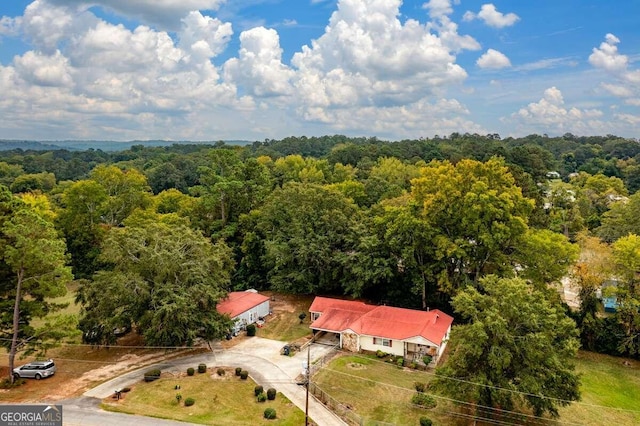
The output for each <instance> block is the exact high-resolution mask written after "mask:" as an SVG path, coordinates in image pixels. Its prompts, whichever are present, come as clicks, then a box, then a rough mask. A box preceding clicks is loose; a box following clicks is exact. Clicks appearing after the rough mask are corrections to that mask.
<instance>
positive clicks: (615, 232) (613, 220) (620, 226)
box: [596, 192, 640, 242]
mask: <svg viewBox="0 0 640 426" xmlns="http://www.w3.org/2000/svg"><path fill="white" fill-rule="evenodd" d="M596 233H597V234H598V235H599V236H600V238H602V239H603V240H605V241H607V242H613V241H616V240H617V239H618V238H620V237H624V236H626V235H628V234H630V233H631V234H636V235H640V192H636V193H635V194H633V195H632V196H630V197H629V199H628V200H621V201H618V202H615V203H613V204H612V205H611V208H610V210H609V211H607V212H606V213H605V214H604V215H603V218H602V225H601V226H600V227H599V228H598V229H597V230H596Z"/></svg>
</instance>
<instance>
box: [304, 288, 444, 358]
mask: <svg viewBox="0 0 640 426" xmlns="http://www.w3.org/2000/svg"><path fill="white" fill-rule="evenodd" d="M309 312H310V314H311V321H312V323H311V326H310V327H311V329H312V331H313V332H314V334H316V335H317V334H318V333H334V334H335V335H336V336H337V337H338V339H339V346H340V347H341V348H343V349H346V350H349V351H352V352H360V351H362V350H365V351H374V352H375V351H378V350H381V351H383V352H386V353H390V354H393V355H397V356H402V357H404V358H405V359H406V360H411V361H413V360H415V361H420V360H422V358H423V357H424V356H425V355H430V356H432V357H433V359H434V362H437V361H438V359H439V357H440V356H441V355H442V353H443V352H444V349H445V347H446V345H447V341H448V339H449V333H450V332H451V324H452V323H453V318H452V317H451V316H449V315H447V314H445V313H444V312H442V311H440V310H438V309H434V310H431V311H418V310H415V309H404V308H395V307H392V306H374V305H368V304H366V303H363V302H358V301H350V300H341V299H332V298H327V297H316V298H315V299H314V301H313V303H312V304H311V307H310V308H309Z"/></svg>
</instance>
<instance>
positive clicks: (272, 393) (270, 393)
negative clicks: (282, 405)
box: [267, 388, 276, 401]
mask: <svg viewBox="0 0 640 426" xmlns="http://www.w3.org/2000/svg"><path fill="white" fill-rule="evenodd" d="M267 398H268V399H269V401H273V400H274V399H276V390H275V389H274V388H269V389H267Z"/></svg>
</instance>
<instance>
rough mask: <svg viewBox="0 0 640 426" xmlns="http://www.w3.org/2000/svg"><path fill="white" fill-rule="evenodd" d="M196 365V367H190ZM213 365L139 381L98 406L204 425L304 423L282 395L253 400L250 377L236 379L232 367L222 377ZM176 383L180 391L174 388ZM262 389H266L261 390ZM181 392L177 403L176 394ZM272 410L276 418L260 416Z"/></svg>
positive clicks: (293, 424)
mask: <svg viewBox="0 0 640 426" xmlns="http://www.w3.org/2000/svg"><path fill="white" fill-rule="evenodd" d="M194 367H196V366H194ZM216 370H217V368H210V369H209V370H208V371H207V373H204V374H198V373H196V374H195V375H194V376H192V377H189V376H186V375H181V376H180V377H163V378H161V379H160V380H156V381H155V382H151V383H144V382H141V383H139V384H137V385H135V386H134V387H133V388H132V390H131V392H128V393H126V394H123V395H124V398H123V399H122V400H120V401H115V400H113V399H107V400H105V401H104V403H103V404H102V407H103V408H104V409H106V410H110V411H119V412H123V413H129V414H139V415H144V416H153V417H159V418H165V419H173V420H179V421H185V422H191V423H199V424H207V425H280V426H298V425H301V424H304V413H303V412H302V411H301V410H300V409H298V408H297V407H296V406H295V405H294V404H293V403H291V402H290V401H289V400H288V399H287V398H286V397H285V396H284V395H282V394H280V393H278V395H277V397H276V399H275V400H274V401H266V402H256V399H255V397H254V387H255V386H256V384H255V383H254V382H253V381H252V380H251V379H248V380H240V378H239V377H237V376H235V374H234V371H233V370H232V369H227V371H226V374H225V376H223V377H222V378H220V377H219V376H217V374H216ZM176 385H179V386H180V390H175V386H176ZM265 391H266V389H265ZM178 393H179V394H180V395H182V401H181V402H180V403H178V401H177V400H176V394H178ZM188 397H191V398H194V399H195V401H196V402H195V404H194V405H193V406H191V407H185V406H184V400H185V399H186V398H188ZM267 407H272V408H274V409H275V410H276V413H277V419H275V420H266V419H264V418H263V413H264V410H265V408H267Z"/></svg>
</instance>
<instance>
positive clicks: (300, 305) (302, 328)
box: [256, 292, 313, 342]
mask: <svg viewBox="0 0 640 426" xmlns="http://www.w3.org/2000/svg"><path fill="white" fill-rule="evenodd" d="M265 294H267V295H271V294H270V293H269V292H266V293H265ZM273 296H274V298H275V300H274V301H272V302H271V310H272V311H273V314H271V315H270V316H269V317H267V322H266V323H265V324H264V327H262V328H259V329H258V330H257V334H256V335H257V336H260V337H264V338H265V339H274V340H281V341H283V342H293V341H295V340H298V339H300V338H302V337H305V336H310V335H311V329H309V306H311V302H312V301H313V297H311V296H298V295H285V294H273ZM302 312H304V313H305V314H306V315H307V317H306V319H305V320H304V321H303V322H302V324H300V318H298V315H300V313H302Z"/></svg>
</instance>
